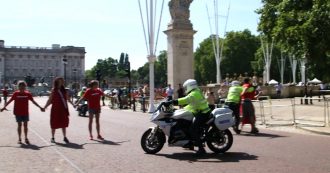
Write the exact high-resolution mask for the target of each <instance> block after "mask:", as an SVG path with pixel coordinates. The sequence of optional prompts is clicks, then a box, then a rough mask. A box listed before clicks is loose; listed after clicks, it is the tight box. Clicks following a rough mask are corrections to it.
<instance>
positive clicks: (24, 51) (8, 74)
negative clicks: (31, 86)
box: [0, 40, 86, 86]
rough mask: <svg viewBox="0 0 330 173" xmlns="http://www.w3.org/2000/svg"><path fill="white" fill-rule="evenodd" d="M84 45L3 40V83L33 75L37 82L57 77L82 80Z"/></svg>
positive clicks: (0, 47) (0, 83)
mask: <svg viewBox="0 0 330 173" xmlns="http://www.w3.org/2000/svg"><path fill="white" fill-rule="evenodd" d="M85 53H86V52H85V48H84V47H74V46H60V45H59V44H53V45H52V47H23V46H6V45H5V41H4V40H0V86H3V85H4V84H11V83H13V82H14V81H17V80H24V79H25V77H26V76H30V77H31V78H34V79H35V80H36V83H39V82H45V83H48V84H50V83H51V81H52V80H53V79H54V78H55V77H57V76H61V77H64V78H65V80H66V83H67V84H69V83H74V82H77V83H81V82H82V81H83V79H84V76H85Z"/></svg>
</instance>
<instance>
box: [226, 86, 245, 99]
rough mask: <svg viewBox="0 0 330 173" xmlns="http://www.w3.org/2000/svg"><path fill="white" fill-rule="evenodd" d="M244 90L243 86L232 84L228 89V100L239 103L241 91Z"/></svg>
mask: <svg viewBox="0 0 330 173" xmlns="http://www.w3.org/2000/svg"><path fill="white" fill-rule="evenodd" d="M242 92H243V87H241V86H232V87H230V88H229V90H228V95H227V99H226V102H233V103H239V102H240V101H241V93H242Z"/></svg>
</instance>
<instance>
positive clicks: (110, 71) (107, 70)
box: [85, 57, 118, 79]
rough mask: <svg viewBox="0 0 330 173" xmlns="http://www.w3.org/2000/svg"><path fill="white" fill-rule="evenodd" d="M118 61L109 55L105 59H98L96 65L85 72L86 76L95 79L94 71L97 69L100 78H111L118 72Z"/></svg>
mask: <svg viewBox="0 0 330 173" xmlns="http://www.w3.org/2000/svg"><path fill="white" fill-rule="evenodd" d="M117 65H118V61H117V60H115V59H113V58H111V57H109V58H107V59H98V60H97V63H96V65H95V66H94V67H93V68H92V69H91V70H87V71H86V72H85V75H86V78H88V79H96V77H97V76H96V74H97V73H96V72H97V71H98V70H99V73H100V74H101V78H100V79H104V78H113V77H116V76H117V73H118V67H117Z"/></svg>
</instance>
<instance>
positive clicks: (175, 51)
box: [164, 0, 196, 98]
mask: <svg viewBox="0 0 330 173" xmlns="http://www.w3.org/2000/svg"><path fill="white" fill-rule="evenodd" d="M191 2H192V0H171V1H170V2H169V8H170V13H171V17H172V20H171V22H170V24H169V25H168V28H167V30H166V31H164V33H165V34H166V35H167V76H168V77H167V81H168V83H169V84H171V85H172V86H173V87H174V89H175V90H177V89H178V84H179V83H181V84H182V83H183V82H184V81H186V80H187V79H193V78H194V53H193V49H194V34H195V33H196V31H194V30H193V27H192V24H191V22H190V20H189V16H190V14H189V13H190V11H189V6H190V3H191ZM176 94H177V93H176V92H175V95H174V97H175V98H176V97H177V95H176Z"/></svg>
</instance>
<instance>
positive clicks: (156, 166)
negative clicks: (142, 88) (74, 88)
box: [0, 97, 330, 173]
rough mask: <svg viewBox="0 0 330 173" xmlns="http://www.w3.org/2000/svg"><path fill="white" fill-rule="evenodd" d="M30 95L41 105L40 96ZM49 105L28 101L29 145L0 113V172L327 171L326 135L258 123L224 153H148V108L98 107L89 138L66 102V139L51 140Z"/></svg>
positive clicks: (8, 117) (178, 150) (9, 118)
mask: <svg viewBox="0 0 330 173" xmlns="http://www.w3.org/2000/svg"><path fill="white" fill-rule="evenodd" d="M36 101H37V102H38V103H40V104H41V105H44V103H45V101H46V97H43V98H36ZM8 109H9V110H12V105H10V106H9V107H8ZM49 111H50V109H48V110H47V111H46V112H44V113H41V112H40V110H39V109H38V108H36V107H35V106H34V105H33V104H32V103H30V114H31V115H30V122H29V139H30V142H31V145H29V146H28V145H19V144H17V132H16V126H17V125H16V122H15V119H14V116H13V115H12V111H7V112H2V113H0V128H1V130H0V136H1V138H0V153H1V156H0V172H22V173H23V172H24V173H26V172H34V173H35V172H65V173H69V172H78V173H80V172H88V173H89V172H102V173H104V172H111V173H117V172H129V173H132V172H139V173H149V172H150V173H154V172H180V173H181V172H189V173H201V172H221V173H238V172H244V173H249V172H251V173H265V172H271V173H272V172H273V173H280V172H291V173H295V172H297V173H298V172H299V173H311V172H313V173H329V172H330V164H329V160H330V147H329V146H330V145H329V144H330V137H328V136H319V135H309V134H306V133H303V134H300V133H289V132H285V131H274V130H269V129H260V132H261V133H260V134H259V135H257V136H254V135H250V134H249V133H242V135H234V144H233V146H232V148H231V149H230V150H229V151H228V152H227V153H225V154H212V152H211V151H210V150H208V149H207V152H208V154H207V155H206V156H204V157H201V158H197V157H195V156H194V154H193V152H191V151H188V150H183V149H182V148H172V147H168V146H167V145H165V146H164V148H163V149H162V150H161V151H160V152H159V153H158V154H156V155H148V154H145V153H144V152H143V150H142V149H141V147H140V137H141V135H142V133H143V132H144V131H145V130H146V129H147V128H148V127H149V126H152V124H151V123H150V122H149V115H148V114H143V113H134V112H131V111H128V110H125V111H120V110H111V109H109V108H108V107H103V108H102V114H101V130H102V134H103V136H104V137H105V139H106V140H105V141H96V140H95V141H91V140H89V135H88V130H87V123H88V119H87V118H84V117H78V116H77V112H76V111H75V110H74V109H73V108H72V107H70V112H71V116H70V126H69V128H68V135H67V136H68V138H69V140H70V142H71V143H70V144H64V142H63V137H62V133H61V131H60V130H58V131H57V132H56V138H55V139H56V141H57V143H56V144H51V143H50V137H51V134H50V125H49ZM94 129H95V128H94ZM94 136H95V135H94Z"/></svg>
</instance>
